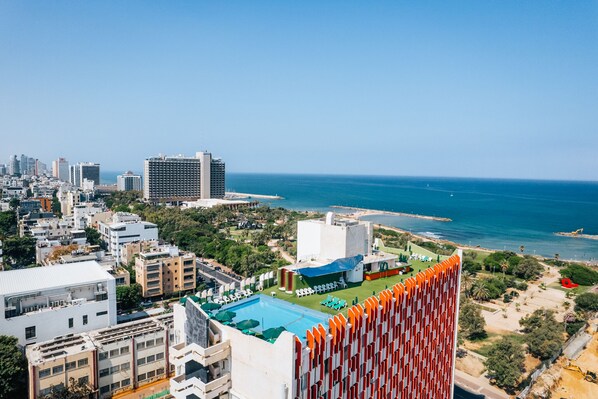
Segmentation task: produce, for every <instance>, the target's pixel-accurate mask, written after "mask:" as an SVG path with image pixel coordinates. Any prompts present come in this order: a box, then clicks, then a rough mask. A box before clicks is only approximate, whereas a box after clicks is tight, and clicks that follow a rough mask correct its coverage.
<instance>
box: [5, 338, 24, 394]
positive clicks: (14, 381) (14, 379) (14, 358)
mask: <svg viewBox="0 0 598 399" xmlns="http://www.w3.org/2000/svg"><path fill="white" fill-rule="evenodd" d="M17 343H18V340H17V338H16V337H13V336H7V335H0V398H24V397H26V396H27V360H26V359H25V356H24V355H23V352H21V350H20V349H19V347H18V346H17Z"/></svg>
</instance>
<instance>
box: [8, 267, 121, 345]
mask: <svg viewBox="0 0 598 399" xmlns="http://www.w3.org/2000/svg"><path fill="white" fill-rule="evenodd" d="M0 307H1V309H0V310H2V313H1V315H2V316H0V331H2V333H3V334H6V335H13V336H15V337H17V338H18V339H19V344H20V345H29V344H32V343H36V342H41V341H47V340H49V339H52V338H54V337H56V336H59V335H65V334H69V333H73V334H75V333H81V332H85V331H90V330H94V329H99V328H105V327H108V326H111V325H114V324H116V288H115V281H114V277H113V276H111V275H110V274H109V273H107V272H106V271H105V270H104V269H103V268H102V267H101V266H100V265H99V264H98V263H97V262H94V261H91V262H81V263H74V264H64V265H56V266H48V267H35V268H31V269H20V270H10V271H4V272H1V273H0Z"/></svg>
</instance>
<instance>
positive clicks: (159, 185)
mask: <svg viewBox="0 0 598 399" xmlns="http://www.w3.org/2000/svg"><path fill="white" fill-rule="evenodd" d="M224 190H225V164H224V162H223V161H222V160H221V159H213V158H212V154H210V153H208V152H198V153H196V155H195V157H183V156H178V157H164V156H161V157H153V158H149V159H146V160H145V165H144V179H143V197H144V198H145V199H146V200H148V201H153V202H158V201H161V200H164V201H194V200H197V199H208V198H223V197H224Z"/></svg>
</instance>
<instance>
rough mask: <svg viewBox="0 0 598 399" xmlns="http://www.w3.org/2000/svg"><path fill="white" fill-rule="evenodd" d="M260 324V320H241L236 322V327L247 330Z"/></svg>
mask: <svg viewBox="0 0 598 399" xmlns="http://www.w3.org/2000/svg"><path fill="white" fill-rule="evenodd" d="M259 325H260V322H259V321H257V320H253V319H248V320H243V321H240V322H238V323H237V328H238V329H239V330H249V329H250V328H255V327H257V326H259Z"/></svg>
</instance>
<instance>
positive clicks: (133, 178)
mask: <svg viewBox="0 0 598 399" xmlns="http://www.w3.org/2000/svg"><path fill="white" fill-rule="evenodd" d="M116 189H117V190H118V191H141V176H139V175H135V174H133V172H131V171H128V172H126V173H123V174H122V175H118V176H117V177H116Z"/></svg>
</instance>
